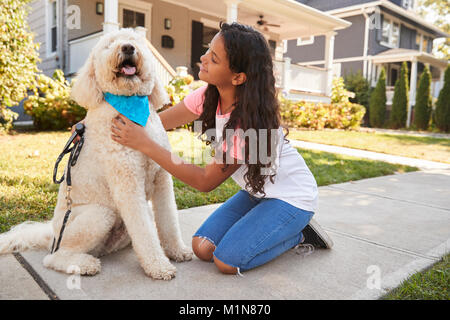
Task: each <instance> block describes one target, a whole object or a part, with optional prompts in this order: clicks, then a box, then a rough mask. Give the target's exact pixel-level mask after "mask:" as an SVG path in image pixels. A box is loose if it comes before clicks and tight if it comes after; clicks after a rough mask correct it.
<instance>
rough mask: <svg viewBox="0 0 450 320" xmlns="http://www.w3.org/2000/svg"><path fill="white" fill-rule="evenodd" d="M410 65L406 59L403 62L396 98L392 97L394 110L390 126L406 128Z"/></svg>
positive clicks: (396, 84) (396, 87)
mask: <svg viewBox="0 0 450 320" xmlns="http://www.w3.org/2000/svg"><path fill="white" fill-rule="evenodd" d="M408 93H409V83H408V65H407V64H406V61H404V62H403V63H402V69H401V71H400V77H399V78H398V79H397V81H396V82H395V89H394V98H393V99H392V110H391V115H390V117H389V126H390V127H391V128H393V129H398V128H404V127H405V126H406V116H407V108H408V100H409V97H408Z"/></svg>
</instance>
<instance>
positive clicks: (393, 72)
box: [388, 63, 400, 87]
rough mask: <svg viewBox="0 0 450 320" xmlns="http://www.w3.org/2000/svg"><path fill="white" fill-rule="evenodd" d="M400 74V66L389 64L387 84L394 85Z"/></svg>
mask: <svg viewBox="0 0 450 320" xmlns="http://www.w3.org/2000/svg"><path fill="white" fill-rule="evenodd" d="M399 76H400V66H399V65H397V64H393V63H391V64H390V72H389V81H388V83H389V85H390V86H392V87H393V86H395V82H396V81H397V79H398V77H399Z"/></svg>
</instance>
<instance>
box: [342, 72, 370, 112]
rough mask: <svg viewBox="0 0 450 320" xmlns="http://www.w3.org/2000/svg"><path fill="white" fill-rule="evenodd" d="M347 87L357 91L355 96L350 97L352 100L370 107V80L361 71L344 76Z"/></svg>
mask: <svg viewBox="0 0 450 320" xmlns="http://www.w3.org/2000/svg"><path fill="white" fill-rule="evenodd" d="M344 83H345V88H346V89H347V90H349V91H351V92H354V93H355V97H354V98H350V102H353V103H358V104H360V105H363V106H364V107H366V108H368V107H369V92H370V85H369V81H367V79H366V78H364V77H363V75H362V74H361V71H360V70H359V71H358V72H357V73H350V74H347V75H346V76H345V78H344Z"/></svg>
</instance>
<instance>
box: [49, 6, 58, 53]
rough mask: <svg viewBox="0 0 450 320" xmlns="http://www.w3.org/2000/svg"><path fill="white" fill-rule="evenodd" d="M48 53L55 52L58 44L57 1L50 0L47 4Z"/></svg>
mask: <svg viewBox="0 0 450 320" xmlns="http://www.w3.org/2000/svg"><path fill="white" fill-rule="evenodd" d="M48 21H49V35H50V36H49V39H48V41H49V44H50V48H49V49H50V53H53V52H56V49H57V46H58V23H57V22H58V3H57V1H56V0H55V1H50V2H49V6H48Z"/></svg>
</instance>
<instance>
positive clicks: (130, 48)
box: [122, 44, 134, 55]
mask: <svg viewBox="0 0 450 320" xmlns="http://www.w3.org/2000/svg"><path fill="white" fill-rule="evenodd" d="M122 52H123V53H125V54H130V55H131V54H133V53H134V47H133V46H132V45H131V44H124V45H123V46H122Z"/></svg>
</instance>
